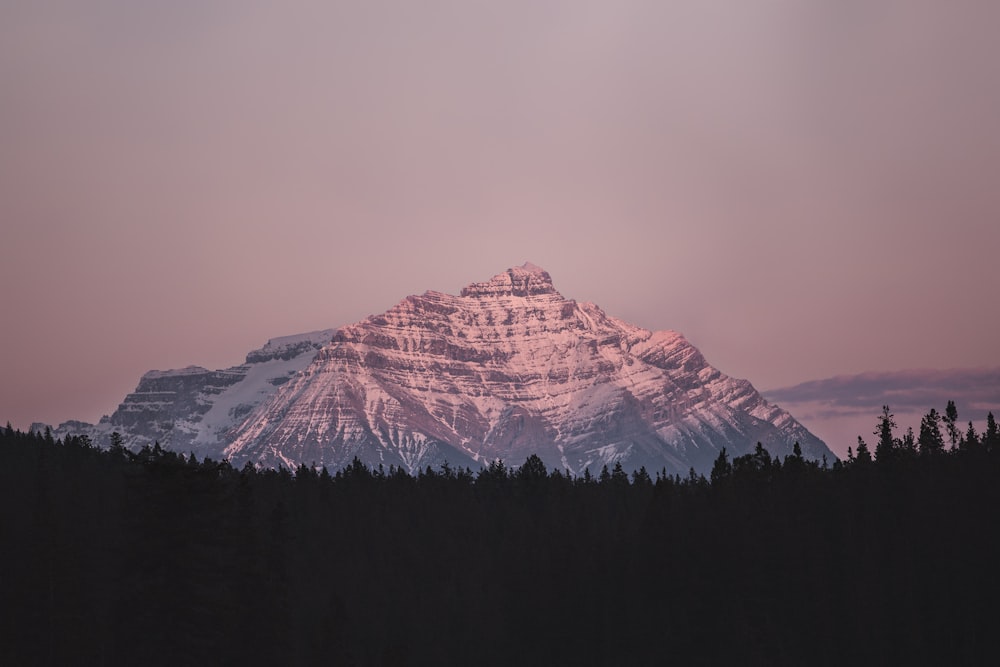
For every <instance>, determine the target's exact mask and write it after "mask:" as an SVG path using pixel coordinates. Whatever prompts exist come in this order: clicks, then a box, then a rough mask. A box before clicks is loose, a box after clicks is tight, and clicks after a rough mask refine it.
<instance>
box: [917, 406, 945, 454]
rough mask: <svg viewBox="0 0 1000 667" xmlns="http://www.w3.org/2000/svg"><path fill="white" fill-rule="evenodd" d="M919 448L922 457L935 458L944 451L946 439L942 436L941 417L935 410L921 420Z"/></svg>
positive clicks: (918, 439) (931, 410)
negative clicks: (934, 456)
mask: <svg viewBox="0 0 1000 667" xmlns="http://www.w3.org/2000/svg"><path fill="white" fill-rule="evenodd" d="M917 446H918V447H919V448H920V455H921V456H933V455H937V454H940V453H941V452H943V451H944V437H943V436H942V435H941V415H939V414H938V411H937V410H935V409H934V408H931V409H930V412H928V413H927V414H926V415H924V417H923V419H921V420H920V435H919V436H917Z"/></svg>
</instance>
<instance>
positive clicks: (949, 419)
mask: <svg viewBox="0 0 1000 667" xmlns="http://www.w3.org/2000/svg"><path fill="white" fill-rule="evenodd" d="M943 419H944V424H945V428H946V429H947V431H948V441H949V442H951V448H952V449H955V447H956V445H958V437H959V433H958V426H956V425H955V424H956V422H957V421H958V408H957V407H955V401H948V406H947V407H946V408H945V409H944V417H943Z"/></svg>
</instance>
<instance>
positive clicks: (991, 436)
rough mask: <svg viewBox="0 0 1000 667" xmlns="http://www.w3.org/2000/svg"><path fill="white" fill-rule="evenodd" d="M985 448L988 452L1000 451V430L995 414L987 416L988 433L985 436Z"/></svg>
mask: <svg viewBox="0 0 1000 667" xmlns="http://www.w3.org/2000/svg"><path fill="white" fill-rule="evenodd" d="M983 448H984V449H986V451H988V452H995V451H1000V430H998V429H997V420H996V419H994V418H993V413H992V412H991V413H989V414H988V415H986V432H985V433H984V434H983Z"/></svg>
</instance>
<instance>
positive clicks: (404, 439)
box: [226, 264, 832, 473]
mask: <svg viewBox="0 0 1000 667" xmlns="http://www.w3.org/2000/svg"><path fill="white" fill-rule="evenodd" d="M234 435H235V437H234V438H233V440H232V443H231V444H230V445H229V447H227V448H226V455H227V456H228V457H230V458H231V459H232V460H233V461H234V462H242V461H246V460H251V461H255V462H259V463H262V464H264V465H269V466H276V465H285V466H291V465H297V464H299V463H301V462H305V463H307V464H311V463H315V464H316V465H326V466H328V467H331V468H332V467H338V466H341V465H344V464H346V463H349V462H350V461H351V459H352V458H353V457H355V456H358V457H360V458H361V459H362V460H363V461H366V462H369V463H383V464H385V465H386V466H388V465H390V464H394V465H397V466H403V467H405V468H406V469H408V470H411V471H412V470H414V469H416V468H419V467H423V466H426V465H435V464H440V463H441V462H443V461H448V462H450V463H451V464H453V465H454V464H457V465H471V466H473V467H477V466H478V465H482V464H484V463H486V462H488V461H491V460H494V459H496V458H502V459H504V460H506V461H509V462H511V463H514V464H519V463H520V462H522V461H523V460H524V459H525V458H526V457H527V456H528V455H530V454H532V453H535V454H538V455H539V456H540V457H541V458H542V459H543V460H544V461H545V462H546V463H547V464H548V465H550V466H558V467H561V468H565V469H568V470H571V471H573V472H575V473H579V472H581V471H582V470H583V469H584V468H586V467H590V468H591V469H592V470H596V469H599V468H600V467H601V466H602V465H603V464H607V463H613V462H615V461H621V462H622V464H623V466H625V467H626V468H627V469H636V468H638V467H639V466H643V465H644V466H646V468H647V469H649V470H660V469H661V468H663V467H666V468H667V470H668V471H671V472H681V473H684V472H686V471H687V470H688V468H689V467H691V466H693V467H695V468H696V469H698V470H707V469H709V468H710V466H711V463H712V461H714V459H715V458H716V457H717V456H718V453H719V450H720V449H721V448H722V447H726V448H727V449H728V451H729V453H730V454H732V455H734V456H735V455H739V454H742V453H745V452H747V451H748V450H749V449H751V448H752V447H753V446H754V445H755V444H756V443H757V442H758V441H760V442H762V443H763V444H764V445H765V446H766V447H767V448H768V449H769V450H770V451H771V452H772V453H775V454H780V455H785V454H788V453H790V452H791V450H792V446H793V443H794V442H795V441H798V442H799V443H800V444H801V446H802V449H803V452H804V453H805V454H806V456H808V457H812V458H818V457H820V456H822V455H823V454H826V455H828V456H830V457H831V459H832V454H831V453H830V451H829V450H828V449H827V448H826V446H825V445H824V444H823V442H822V441H820V440H819V439H817V438H816V437H815V436H813V435H812V434H811V433H809V432H808V431H807V430H806V429H805V428H804V427H803V426H802V425H800V424H799V423H798V422H796V421H795V420H794V419H793V418H792V417H791V415H789V414H788V413H787V412H785V411H784V410H781V409H780V408H778V407H776V406H773V405H770V404H769V403H767V402H766V401H765V400H764V399H763V398H762V397H761V396H760V394H759V393H757V391H756V390H755V389H754V388H753V386H752V385H751V384H750V383H749V382H747V381H746V380H736V379H733V378H730V377H728V376H726V375H724V374H722V373H721V372H719V371H718V370H716V369H714V368H712V367H711V366H709V365H708V363H707V362H706V361H705V359H704V357H703V356H702V355H701V353H699V352H698V350H697V349H695V347H694V346H692V345H691V344H690V343H689V342H688V341H687V340H685V339H684V337H683V336H681V335H680V334H678V333H675V332H673V331H661V332H656V333H653V332H650V331H647V330H645V329H641V328H639V327H636V326H633V325H631V324H628V323H626V322H622V321H621V320H618V319H615V318H613V317H609V316H608V315H606V314H605V313H604V312H603V311H602V310H601V309H600V308H598V307H597V306H595V305H594V304H591V303H577V302H576V301H573V300H570V299H566V298H564V297H563V296H562V295H560V294H559V293H558V292H557V291H556V289H555V287H554V286H553V284H552V280H551V278H550V276H549V274H548V273H546V272H545V271H544V270H542V269H540V268H538V267H536V266H533V265H531V264H525V265H524V266H521V267H517V268H513V269H509V270H507V271H505V272H503V273H500V274H498V275H496V276H494V277H493V278H492V279H490V280H488V281H486V282H483V283H474V284H472V285H469V286H468V287H466V288H465V289H463V290H462V292H461V294H460V295H459V296H452V295H449V294H442V293H439V292H425V293H424V294H422V295H421V296H410V297H407V298H406V299H404V300H403V301H401V302H400V303H399V304H397V305H396V306H395V307H393V308H392V309H390V310H389V311H387V312H386V313H383V314H382V315H376V316H373V317H369V318H368V319H366V320H364V321H362V322H359V323H357V324H353V325H350V326H346V327H343V328H341V329H338V330H337V331H336V332H335V333H334V335H333V340H332V342H331V343H330V344H329V345H327V346H326V347H324V348H323V349H322V350H320V352H319V353H318V354H317V355H316V358H315V359H313V361H312V363H310V364H309V365H308V366H307V367H306V368H305V369H304V370H303V371H302V372H301V373H299V374H298V375H296V376H295V377H294V378H293V379H292V380H291V381H289V382H288V383H287V384H285V385H283V386H282V387H280V388H279V389H278V391H277V392H276V393H275V394H274V395H273V396H272V397H270V399H268V400H267V401H265V402H264V403H261V405H260V406H259V407H258V408H256V409H255V410H254V411H253V412H252V413H250V414H248V415H247V417H246V419H245V420H244V421H243V423H242V424H240V425H239V426H238V427H237V428H236V429H235V430H234Z"/></svg>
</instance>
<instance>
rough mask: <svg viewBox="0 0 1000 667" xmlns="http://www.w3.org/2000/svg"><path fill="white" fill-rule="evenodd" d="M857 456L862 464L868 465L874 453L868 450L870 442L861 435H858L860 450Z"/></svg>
mask: <svg viewBox="0 0 1000 667" xmlns="http://www.w3.org/2000/svg"><path fill="white" fill-rule="evenodd" d="M855 458H856V459H857V462H858V463H860V464H861V465H867V464H869V463H871V462H872V454H871V452H870V451H868V443H866V442H865V441H864V439H863V438H862V437H861V436H860V435H859V436H858V451H857V453H856V454H855Z"/></svg>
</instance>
